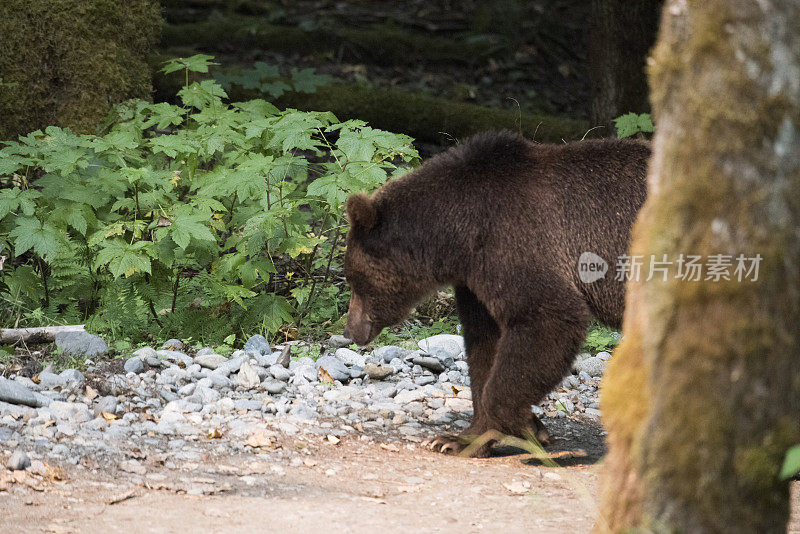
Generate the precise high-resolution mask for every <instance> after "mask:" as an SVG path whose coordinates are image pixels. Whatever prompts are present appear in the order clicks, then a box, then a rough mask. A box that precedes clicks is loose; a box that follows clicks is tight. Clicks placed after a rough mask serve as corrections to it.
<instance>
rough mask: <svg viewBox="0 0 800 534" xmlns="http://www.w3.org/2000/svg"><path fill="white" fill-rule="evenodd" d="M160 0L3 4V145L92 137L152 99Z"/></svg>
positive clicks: (0, 25)
mask: <svg viewBox="0 0 800 534" xmlns="http://www.w3.org/2000/svg"><path fill="white" fill-rule="evenodd" d="M159 27H160V8H159V7H158V3H157V2H156V1H155V0H141V1H137V2H116V1H114V0H87V1H85V2H77V3H76V2H73V1H70V0H3V2H0V50H2V51H3V53H2V54H0V76H2V78H3V80H4V81H5V82H12V83H16V84H17V85H16V86H15V87H12V88H0V116H2V117H3V120H2V122H0V139H1V138H11V137H14V136H16V135H19V134H24V133H27V132H29V131H32V130H35V129H39V128H43V127H45V126H47V125H51V124H55V125H58V126H68V127H71V128H72V129H74V130H76V131H79V132H88V131H91V130H92V129H94V127H95V126H96V125H97V124H98V123H99V122H100V121H101V120H102V118H103V117H104V116H105V114H106V113H107V112H108V109H109V107H110V106H111V104H113V103H115V102H119V101H122V100H125V99H128V98H133V97H142V98H149V96H150V91H151V85H150V72H149V69H148V66H147V62H146V55H147V52H148V50H149V49H150V47H151V46H152V45H153V44H154V42H155V40H156V37H157V33H158V30H159Z"/></svg>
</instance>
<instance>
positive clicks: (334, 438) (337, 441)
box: [327, 434, 342, 445]
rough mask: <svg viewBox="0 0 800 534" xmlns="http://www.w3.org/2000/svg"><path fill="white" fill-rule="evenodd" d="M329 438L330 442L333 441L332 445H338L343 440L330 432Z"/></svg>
mask: <svg viewBox="0 0 800 534" xmlns="http://www.w3.org/2000/svg"><path fill="white" fill-rule="evenodd" d="M327 438H328V442H329V443H331V444H332V445H338V444H339V443H341V441H342V440H340V439H339V438H337V437H336V436H334V435H333V434H328V435H327Z"/></svg>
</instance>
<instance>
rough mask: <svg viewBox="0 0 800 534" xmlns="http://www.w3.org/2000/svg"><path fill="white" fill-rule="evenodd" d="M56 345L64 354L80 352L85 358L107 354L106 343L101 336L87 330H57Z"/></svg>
mask: <svg viewBox="0 0 800 534" xmlns="http://www.w3.org/2000/svg"><path fill="white" fill-rule="evenodd" d="M56 347H57V348H59V349H61V351H62V352H63V353H64V354H80V355H82V356H85V357H87V358H96V357H99V356H105V355H106V354H108V345H106V342H105V341H103V338H101V337H100V336H95V335H94V334H90V333H89V332H59V333H58V334H56Z"/></svg>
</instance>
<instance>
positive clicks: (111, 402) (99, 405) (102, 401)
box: [94, 395, 117, 417]
mask: <svg viewBox="0 0 800 534" xmlns="http://www.w3.org/2000/svg"><path fill="white" fill-rule="evenodd" d="M116 411H117V398H116V397H112V396H111V395H108V396H106V397H100V398H99V399H97V401H95V403H94V415H95V417H97V416H99V415H100V414H101V413H116Z"/></svg>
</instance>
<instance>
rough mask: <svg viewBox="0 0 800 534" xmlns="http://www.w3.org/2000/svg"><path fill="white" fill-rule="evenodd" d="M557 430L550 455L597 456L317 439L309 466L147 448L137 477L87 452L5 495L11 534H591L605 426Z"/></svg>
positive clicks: (377, 438) (1, 517)
mask: <svg viewBox="0 0 800 534" xmlns="http://www.w3.org/2000/svg"><path fill="white" fill-rule="evenodd" d="M549 426H550V428H551V431H552V432H553V433H554V434H555V435H556V437H557V439H556V441H555V443H554V445H553V446H552V447H550V448H549V450H550V451H551V452H552V451H557V450H573V449H576V448H582V449H584V450H586V452H587V453H588V455H587V456H586V457H584V458H582V459H580V460H579V462H576V464H575V465H572V466H567V467H544V466H542V465H531V464H532V463H533V462H535V460H532V456H531V455H529V454H514V452H516V451H514V450H506V451H501V452H506V453H508V455H506V456H496V457H493V458H489V459H467V458H461V457H453V456H445V455H442V454H437V453H433V452H430V451H428V450H426V449H425V448H424V447H423V446H422V445H421V444H419V443H413V442H409V441H402V440H398V439H395V438H392V437H390V436H386V435H380V434H377V433H376V434H374V435H372V436H370V438H372V439H355V438H353V437H345V438H344V439H342V441H341V442H339V443H338V444H336V445H333V444H331V443H329V442H326V441H325V440H324V439H320V440H317V441H315V442H313V443H310V444H309V445H308V446H307V447H306V450H308V451H309V452H308V453H307V454H305V455H304V458H303V459H302V462H298V461H294V462H288V461H287V460H286V457H285V455H281V454H280V452H279V449H280V448H281V447H278V450H275V449H273V450H270V451H265V452H264V453H263V454H253V453H249V454H248V453H242V454H235V455H230V454H228V455H216V454H214V452H213V450H212V447H211V444H209V448H208V453H207V454H203V455H202V456H201V458H200V460H199V461H196V462H184V463H182V464H180V465H171V466H170V468H168V467H166V466H165V465H163V463H162V460H160V458H159V457H158V455H148V453H147V452H146V451H145V452H141V453H140V456H143V458H142V459H141V460H142V461H141V469H137V470H136V471H137V472H136V473H130V472H125V471H122V470H120V469H118V467H117V464H115V463H109V464H107V465H102V464H100V465H93V466H92V465H90V464H91V462H92V460H91V459H88V458H87V459H84V460H82V462H81V465H79V466H70V465H69V464H66V465H65V466H63V467H60V470H59V472H58V474H57V476H56V477H55V478H60V479H61V480H52V478H53V477H50V479H51V480H49V481H47V480H38V481H37V482H36V483H34V484H27V483H25V481H20V483H17V484H14V485H13V486H12V487H11V488H10V490H9V491H8V492H7V493H0V510H2V511H3V513H2V514H0V532H4V533H9V534H10V533H12V532H57V533H62V532H63V533H72V532H74V533H79V532H81V533H83V532H179V531H183V532H185V531H187V530H195V529H197V530H202V531H206V532H234V531H240V532H241V531H245V532H257V531H263V530H267V529H269V530H270V531H277V532H320V531H324V530H329V529H333V530H335V531H336V532H356V533H360V532H364V533H366V532H374V531H375V529H376V528H382V529H383V530H385V531H388V532H459V533H465V532H589V531H590V530H591V527H592V525H593V523H594V521H595V519H596V510H597V506H598V489H599V483H598V478H599V472H600V466H599V465H596V464H595V462H597V461H598V459H599V456H600V454H602V452H603V441H602V437H601V435H600V434H601V432H602V430H601V428H600V427H599V425H598V424H597V423H595V422H588V421H579V420H574V419H566V420H563V419H562V420H557V421H556V420H551V421H549ZM559 435H560V436H567V435H568V436H571V437H570V438H561V439H559V438H558V436H559ZM289 441H291V440H289ZM291 446H292V444H291V443H290V442H284V443H283V447H291ZM87 465H89V466H90V468H86V467H85V466H87ZM20 473H24V472H20Z"/></svg>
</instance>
